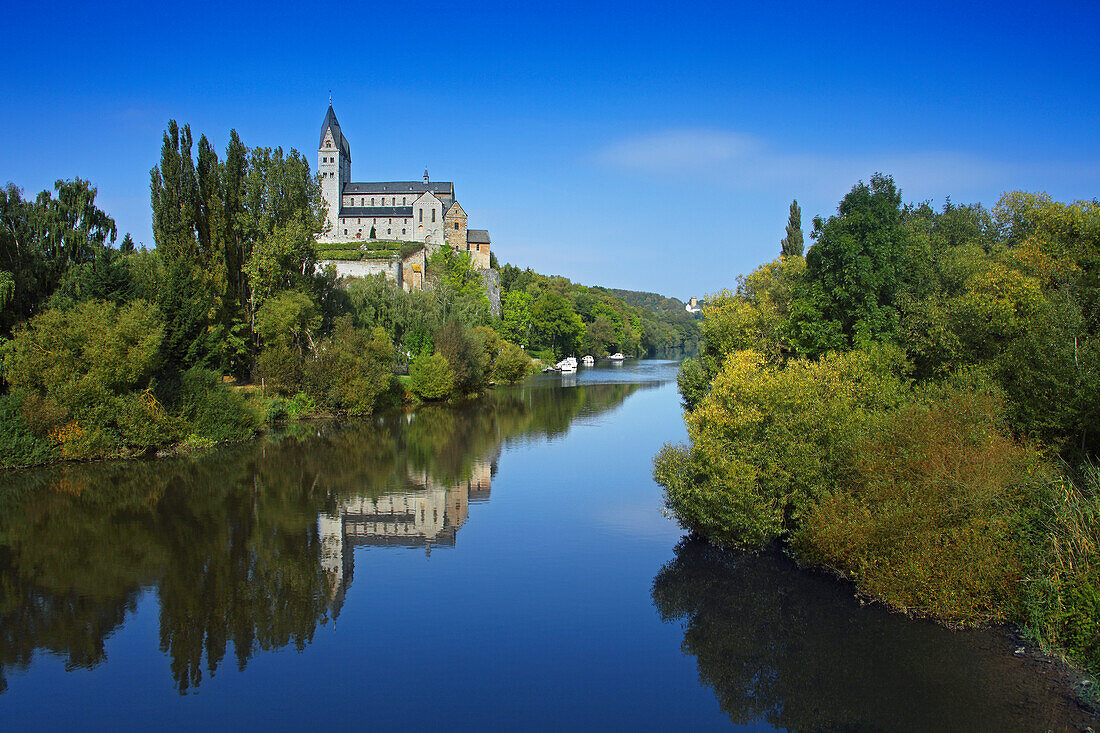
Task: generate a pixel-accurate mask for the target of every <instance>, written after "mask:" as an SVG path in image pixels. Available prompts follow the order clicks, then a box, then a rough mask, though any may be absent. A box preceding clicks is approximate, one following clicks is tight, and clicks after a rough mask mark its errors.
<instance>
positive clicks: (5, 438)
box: [0, 393, 59, 468]
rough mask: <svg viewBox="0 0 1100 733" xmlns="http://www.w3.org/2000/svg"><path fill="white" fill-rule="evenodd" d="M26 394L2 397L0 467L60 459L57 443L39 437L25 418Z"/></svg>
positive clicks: (0, 407)
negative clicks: (24, 401)
mask: <svg viewBox="0 0 1100 733" xmlns="http://www.w3.org/2000/svg"><path fill="white" fill-rule="evenodd" d="M24 397H25V394H24V393H13V394H8V395H0V466H2V467H4V468H15V467H17V466H33V465H36V464H39V463H47V462H49V461H53V460H57V458H58V456H59V453H58V450H57V447H56V444H55V443H54V442H53V441H51V440H49V439H48V438H46V436H44V435H43V436H39V435H36V434H35V432H34V430H33V429H32V428H31V426H30V425H29V424H28V423H27V420H26V419H25V418H24V416H23V400H24Z"/></svg>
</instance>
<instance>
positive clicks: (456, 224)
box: [455, 221, 458, 229]
mask: <svg viewBox="0 0 1100 733" xmlns="http://www.w3.org/2000/svg"><path fill="white" fill-rule="evenodd" d="M455 229H458V222H457V221H456V222H455Z"/></svg>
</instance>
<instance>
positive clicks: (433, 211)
mask: <svg viewBox="0 0 1100 733" xmlns="http://www.w3.org/2000/svg"><path fill="white" fill-rule="evenodd" d="M432 221H435V209H432Z"/></svg>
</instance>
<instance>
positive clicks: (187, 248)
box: [149, 120, 199, 261]
mask: <svg viewBox="0 0 1100 733" xmlns="http://www.w3.org/2000/svg"><path fill="white" fill-rule="evenodd" d="M149 177H150V179H151V180H150V184H149V190H150V195H151V198H152V204H153V238H154V239H155V240H156V243H157V250H158V251H159V252H160V253H161V256H163V257H165V258H166V259H167V260H169V261H171V260H173V259H176V258H179V257H188V258H194V257H195V255H196V253H197V250H198V240H197V238H196V231H195V224H196V220H197V219H198V215H197V214H198V212H197V211H196V208H197V205H198V200H199V191H198V182H197V181H196V175H195V163H194V161H193V160H192V159H191V127H190V126H189V125H184V126H183V129H182V130H181V129H180V128H179V126H178V125H177V124H176V121H175V120H169V121H168V129H167V130H166V131H165V133H164V142H163V144H162V146H161V151H160V165H158V166H156V167H154V168H153V170H151V171H150V172H149Z"/></svg>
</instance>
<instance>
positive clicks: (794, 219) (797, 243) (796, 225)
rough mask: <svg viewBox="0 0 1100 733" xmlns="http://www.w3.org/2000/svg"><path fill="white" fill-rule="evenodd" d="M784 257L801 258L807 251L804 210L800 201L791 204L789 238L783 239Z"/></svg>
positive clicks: (788, 219)
mask: <svg viewBox="0 0 1100 733" xmlns="http://www.w3.org/2000/svg"><path fill="white" fill-rule="evenodd" d="M782 245H783V256H784V257H801V256H802V253H803V251H804V250H805V247H804V243H803V239H802V209H800V208H799V207H798V199H795V200H794V201H792V202H791V214H790V216H789V217H787V236H785V237H783V241H782Z"/></svg>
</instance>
